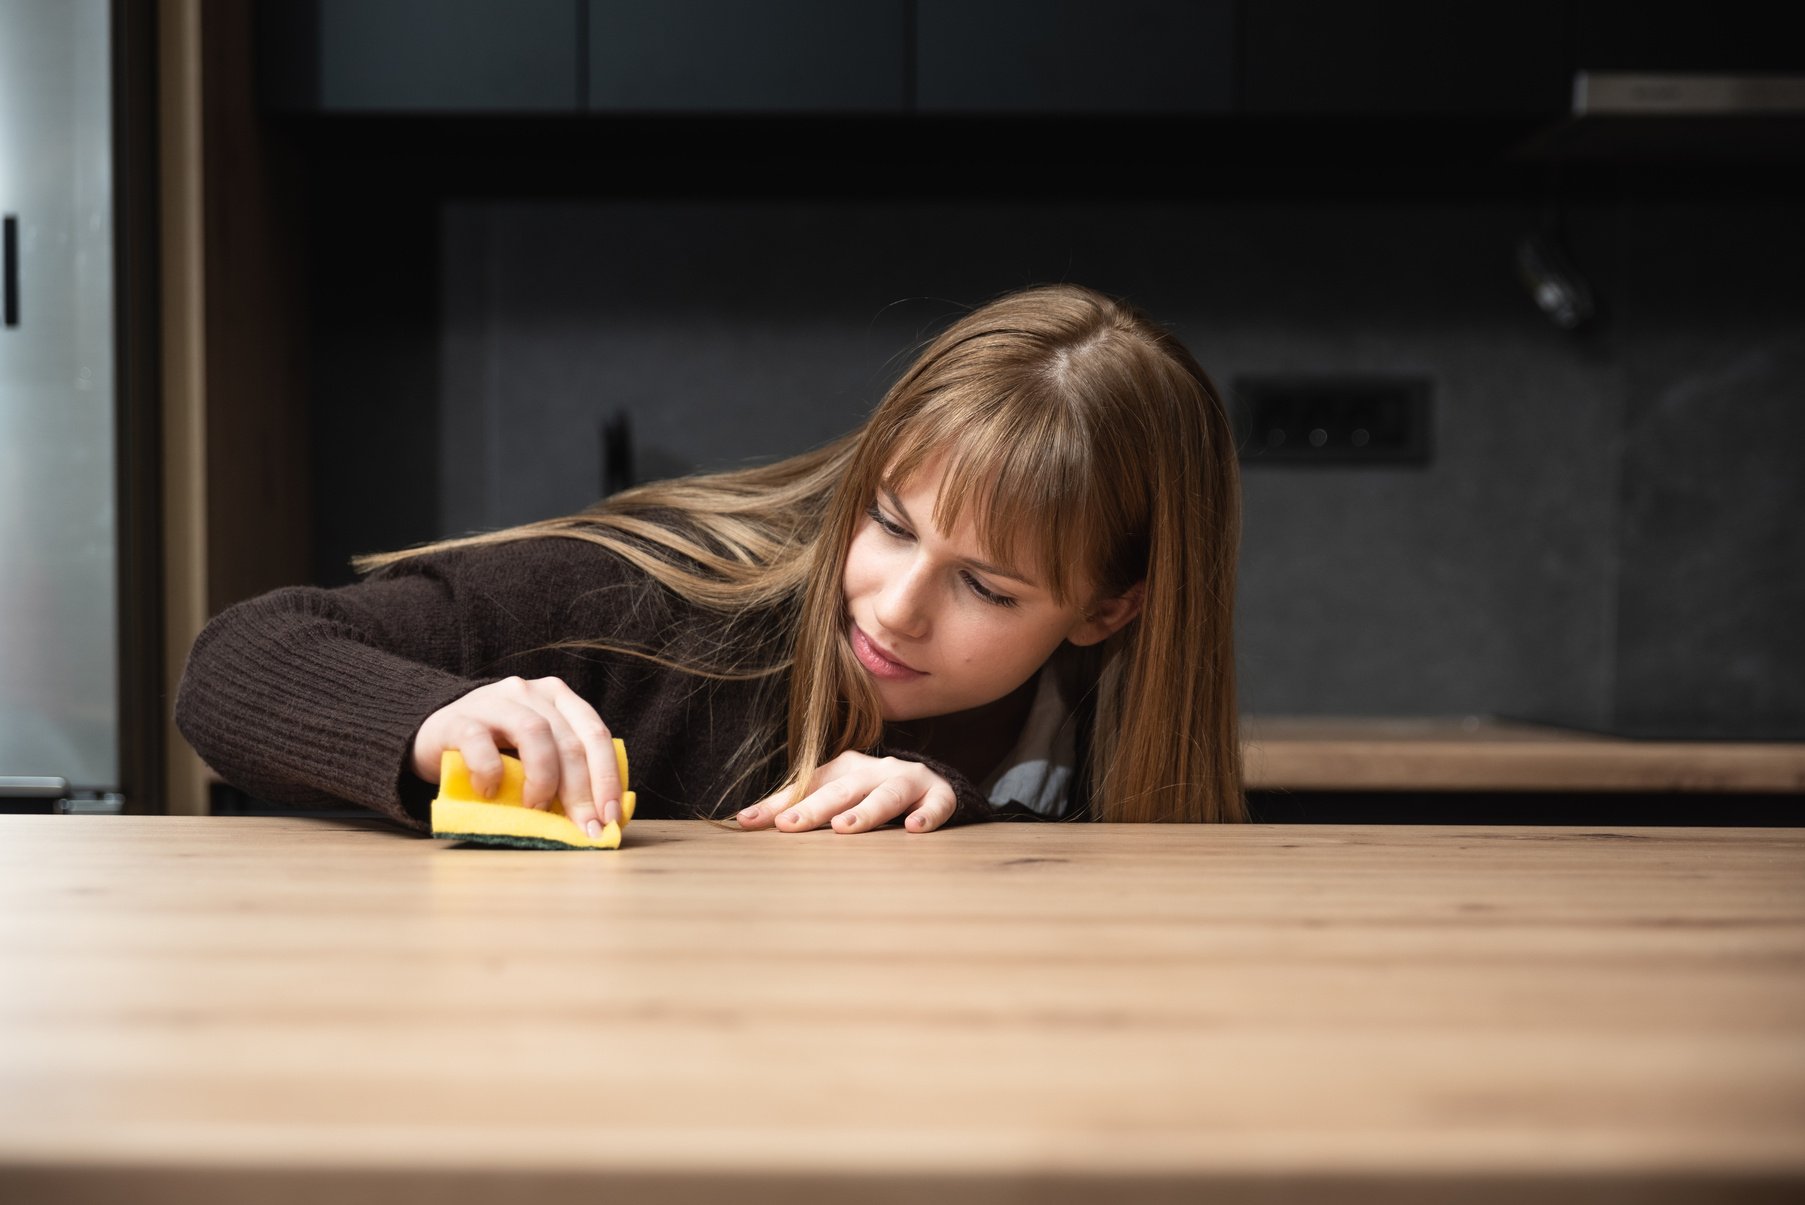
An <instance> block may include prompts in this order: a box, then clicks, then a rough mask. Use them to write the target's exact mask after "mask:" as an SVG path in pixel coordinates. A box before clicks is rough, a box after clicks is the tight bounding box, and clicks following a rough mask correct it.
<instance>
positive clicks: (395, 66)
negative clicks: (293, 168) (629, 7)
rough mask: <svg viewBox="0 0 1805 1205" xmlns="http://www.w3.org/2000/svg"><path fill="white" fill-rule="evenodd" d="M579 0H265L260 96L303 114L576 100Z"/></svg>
mask: <svg viewBox="0 0 1805 1205" xmlns="http://www.w3.org/2000/svg"><path fill="white" fill-rule="evenodd" d="M578 16H579V14H578V8H577V4H576V3H575V2H574V0H262V2H261V3H260V4H259V5H258V8H257V40H258V47H259V64H258V71H259V75H260V77H261V82H260V86H261V91H262V96H263V100H264V103H266V104H268V105H270V106H271V107H273V108H275V109H278V110H286V111H291V112H308V113H442V112H462V113H559V112H575V111H577V110H578V109H579V108H580V104H579V96H578V80H579V72H578V68H579V66H580V63H579V59H578V36H577V35H578V28H577V25H578Z"/></svg>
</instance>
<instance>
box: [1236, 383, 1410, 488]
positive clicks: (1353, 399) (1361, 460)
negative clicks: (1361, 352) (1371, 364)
mask: <svg viewBox="0 0 1805 1205" xmlns="http://www.w3.org/2000/svg"><path fill="white" fill-rule="evenodd" d="M1429 398H1430V387H1429V378H1427V377H1406V376H1345V375H1339V374H1322V375H1312V376H1243V377H1236V378H1235V380H1234V386H1233V388H1232V390H1231V391H1230V399H1229V412H1230V415H1231V417H1232V419H1233V421H1234V424H1235V444H1236V447H1237V448H1239V449H1240V452H1241V460H1242V463H1243V464H1249V465H1256V464H1287V465H1295V464H1341V465H1347V464H1427V463H1428V462H1429Z"/></svg>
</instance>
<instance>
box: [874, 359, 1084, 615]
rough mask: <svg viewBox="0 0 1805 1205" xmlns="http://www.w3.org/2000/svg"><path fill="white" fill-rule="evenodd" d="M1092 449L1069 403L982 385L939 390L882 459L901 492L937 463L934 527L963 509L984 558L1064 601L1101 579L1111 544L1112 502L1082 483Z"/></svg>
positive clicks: (957, 517)
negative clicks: (1096, 495) (1094, 495)
mask: <svg viewBox="0 0 1805 1205" xmlns="http://www.w3.org/2000/svg"><path fill="white" fill-rule="evenodd" d="M1093 448H1094V445H1093V441H1091V440H1090V439H1089V438H1088V436H1087V435H1086V433H1085V432H1084V431H1083V430H1082V429H1081V424H1080V422H1079V421H1078V419H1077V417H1076V416H1075V415H1074V414H1073V413H1072V410H1071V408H1070V407H1068V406H1065V405H1062V404H1059V403H1058V402H1056V401H1054V400H1051V399H1049V398H1048V397H1047V396H1046V395H1045V394H1044V393H1041V392H1039V391H1031V390H1028V389H1023V388H1017V389H1014V390H1009V391H1007V392H1003V393H1001V394H998V393H994V392H990V391H989V390H987V389H984V388H982V387H981V386H980V387H977V388H965V389H946V390H941V391H939V392H938V393H937V394H936V395H935V397H933V398H932V399H930V400H929V401H928V402H927V403H926V404H925V405H924V406H923V407H922V409H921V410H920V411H919V412H917V413H916V414H915V415H914V416H913V417H912V420H911V421H910V422H909V423H906V424H903V425H902V427H901V429H900V430H899V431H898V432H897V438H896V440H895V442H894V443H893V444H892V446H891V447H889V448H888V449H886V450H885V454H884V455H883V456H882V457H881V458H880V459H879V463H880V464H883V465H885V466H886V468H885V469H884V471H883V474H882V477H883V482H884V484H887V485H888V486H889V487H890V488H892V489H895V490H898V491H900V490H902V489H903V488H904V487H906V486H907V484H908V483H909V482H910V481H911V480H913V479H914V477H915V475H916V474H917V473H919V472H920V471H922V470H923V469H925V468H926V467H928V466H929V465H930V464H934V463H937V462H938V463H940V467H941V472H942V476H941V480H940V491H939V495H938V496H937V497H936V498H935V500H934V511H933V521H934V524H935V526H937V527H939V528H940V530H942V531H952V530H953V529H954V528H956V527H957V526H958V525H959V523H960V521H961V520H962V518H963V517H964V516H965V514H966V513H967V509H968V508H969V510H970V514H971V519H972V525H973V526H974V527H975V528H976V529H977V532H978V539H979V542H980V544H981V546H982V549H983V553H984V555H985V557H986V558H988V559H990V560H992V561H995V562H996V563H997V564H999V565H1002V566H1005V567H1008V568H1011V569H1013V570H1014V571H1015V572H1017V573H1020V574H1022V575H1023V576H1025V577H1028V578H1030V579H1032V580H1033V581H1034V582H1036V583H1037V584H1038V585H1040V586H1042V587H1044V588H1045V589H1047V590H1048V591H1049V592H1050V593H1051V594H1052V595H1053V597H1054V599H1055V601H1057V602H1058V603H1059V604H1060V605H1062V606H1063V605H1066V604H1068V603H1070V602H1072V601H1073V600H1074V598H1075V596H1076V595H1077V594H1079V593H1080V591H1081V590H1083V589H1084V588H1085V587H1086V585H1087V584H1093V583H1100V582H1101V581H1102V579H1103V578H1104V577H1105V576H1106V570H1107V566H1106V565H1105V562H1106V560H1107V558H1108V556H1109V549H1110V548H1112V547H1113V546H1114V545H1115V544H1116V543H1117V542H1118V541H1117V539H1116V538H1115V537H1116V535H1117V533H1115V532H1112V531H1111V530H1109V529H1108V526H1107V520H1108V517H1109V516H1110V515H1111V514H1112V513H1114V512H1115V510H1116V509H1117V508H1116V507H1113V506H1111V505H1108V504H1107V502H1106V500H1104V499H1099V498H1092V497H1090V496H1088V494H1087V493H1086V491H1085V488H1084V487H1085V486H1086V484H1087V483H1089V484H1092V485H1095V483H1097V482H1098V481H1099V478H1100V477H1101V476H1102V474H1100V473H1098V472H1097V471H1096V466H1094V465H1093V464H1092V463H1091V461H1092V460H1093V459H1094V450H1093ZM1077 601H1079V602H1080V603H1082V604H1085V605H1088V604H1089V602H1090V601H1091V600H1090V599H1088V598H1086V599H1078V600H1077Z"/></svg>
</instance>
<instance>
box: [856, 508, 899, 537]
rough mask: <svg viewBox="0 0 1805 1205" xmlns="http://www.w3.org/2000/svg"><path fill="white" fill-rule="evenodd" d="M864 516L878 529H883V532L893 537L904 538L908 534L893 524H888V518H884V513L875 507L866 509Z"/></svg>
mask: <svg viewBox="0 0 1805 1205" xmlns="http://www.w3.org/2000/svg"><path fill="white" fill-rule="evenodd" d="M865 514H866V515H868V516H869V517H870V519H871V521H872V522H873V523H876V524H877V525H878V526H879V527H881V528H883V529H884V530H885V531H887V532H889V533H890V534H891V535H893V536H906V535H908V534H909V533H908V532H907V531H906V530H904V529H903V528H902V527H899V526H897V525H896V524H895V523H892V522H890V520H889V518H888V517H886V516H885V514H884V512H883V511H881V510H879V509H878V508H877V507H876V506H875V505H873V506H871V507H870V508H868V509H867V510H866V511H865Z"/></svg>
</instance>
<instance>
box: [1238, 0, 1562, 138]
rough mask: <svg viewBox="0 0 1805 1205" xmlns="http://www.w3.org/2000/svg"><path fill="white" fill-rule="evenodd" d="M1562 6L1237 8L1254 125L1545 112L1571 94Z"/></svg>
mask: <svg viewBox="0 0 1805 1205" xmlns="http://www.w3.org/2000/svg"><path fill="white" fill-rule="evenodd" d="M1566 8H1567V5H1566V4H1565V3H1563V0H1518V2H1516V3H1512V4H1508V5H1506V4H1448V3H1446V2H1445V0H1366V2H1365V3H1360V4H1344V3H1334V2H1325V0H1242V2H1241V10H1242V22H1243V29H1242V44H1243V59H1242V104H1241V108H1242V111H1243V112H1244V113H1246V114H1248V115H1250V116H1255V117H1437V116H1448V117H1487V116H1512V115H1534V116H1543V115H1553V114H1557V113H1560V112H1562V111H1563V110H1564V108H1565V107H1566V104H1567V98H1568V95H1569V92H1570V88H1571V78H1570V75H1569V73H1568V69H1567V65H1566V62H1565V53H1566V48H1565V39H1566V16H1565V10H1566Z"/></svg>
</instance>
